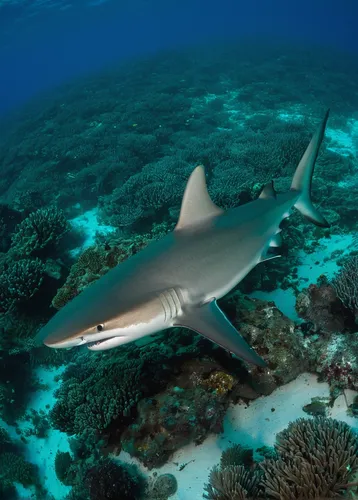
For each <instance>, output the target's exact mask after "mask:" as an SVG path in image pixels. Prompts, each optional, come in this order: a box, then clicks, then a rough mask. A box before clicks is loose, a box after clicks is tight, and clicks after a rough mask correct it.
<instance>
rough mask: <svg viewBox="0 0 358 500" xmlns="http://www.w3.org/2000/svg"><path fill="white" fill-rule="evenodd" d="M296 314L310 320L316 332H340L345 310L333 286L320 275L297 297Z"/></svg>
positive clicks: (343, 325) (343, 322) (343, 326)
mask: <svg viewBox="0 0 358 500" xmlns="http://www.w3.org/2000/svg"><path fill="white" fill-rule="evenodd" d="M296 311H297V314H298V315H299V316H300V317H301V318H303V319H304V320H306V321H309V322H311V323H312V324H313V325H314V328H315V330H316V331H318V332H320V331H321V332H323V333H334V332H342V331H343V330H344V328H345V319H346V318H345V316H346V315H345V312H344V308H343V306H342V303H341V301H340V300H339V299H338V297H337V294H336V291H335V289H334V287H333V286H332V285H331V284H330V283H328V281H327V280H326V279H325V278H324V277H323V276H321V278H320V280H319V283H318V284H317V285H310V286H309V287H308V288H306V289H304V290H303V291H302V292H301V293H300V294H299V295H298V297H297V302H296Z"/></svg>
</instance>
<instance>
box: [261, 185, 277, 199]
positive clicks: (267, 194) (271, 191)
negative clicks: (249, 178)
mask: <svg viewBox="0 0 358 500" xmlns="http://www.w3.org/2000/svg"><path fill="white" fill-rule="evenodd" d="M259 198H261V199H265V200H267V199H269V198H276V191H275V188H274V187H273V181H271V182H269V183H268V184H266V185H265V186H264V188H263V190H262V191H261V194H260V196H259Z"/></svg>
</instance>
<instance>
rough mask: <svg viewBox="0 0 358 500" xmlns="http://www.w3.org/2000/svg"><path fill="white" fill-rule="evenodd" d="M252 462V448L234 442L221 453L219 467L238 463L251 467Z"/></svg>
mask: <svg viewBox="0 0 358 500" xmlns="http://www.w3.org/2000/svg"><path fill="white" fill-rule="evenodd" d="M253 463H254V459H253V450H252V449H251V448H246V447H244V446H241V445H240V444H234V445H233V446H230V447H229V448H227V449H226V450H224V451H223V452H222V454H221V459H220V466H221V468H225V467H229V466H238V465H243V466H244V467H251V466H252V465H253Z"/></svg>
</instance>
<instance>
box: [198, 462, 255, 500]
mask: <svg viewBox="0 0 358 500" xmlns="http://www.w3.org/2000/svg"><path fill="white" fill-rule="evenodd" d="M259 494H260V474H259V472H258V471H257V470H256V469H254V470H247V469H245V467H244V466H242V465H232V466H228V467H224V468H220V467H214V468H213V470H212V471H211V472H210V476H209V483H208V484H206V485H205V492H204V495H203V497H204V498H206V499H207V500H255V499H258V498H259Z"/></svg>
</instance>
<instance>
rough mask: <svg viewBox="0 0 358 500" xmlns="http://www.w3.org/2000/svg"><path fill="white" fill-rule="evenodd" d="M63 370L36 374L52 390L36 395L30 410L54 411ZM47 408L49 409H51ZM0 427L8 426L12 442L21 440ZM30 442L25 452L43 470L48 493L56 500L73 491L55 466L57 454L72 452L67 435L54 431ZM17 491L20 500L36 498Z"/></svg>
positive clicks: (23, 425) (40, 370) (26, 426)
mask: <svg viewBox="0 0 358 500" xmlns="http://www.w3.org/2000/svg"><path fill="white" fill-rule="evenodd" d="M63 369H64V367H63V368H57V369H53V370H49V369H45V368H38V369H37V370H36V375H37V376H38V377H39V379H40V381H41V383H42V384H46V385H47V386H48V390H45V391H37V392H35V393H33V395H32V397H31V399H30V402H29V404H28V407H27V408H28V410H31V409H34V410H36V411H40V410H43V411H45V412H46V413H47V412H48V410H49V408H51V407H52V406H53V404H54V403H55V401H56V400H55V398H54V396H53V393H54V391H55V390H56V389H57V388H58V387H59V384H60V383H61V382H56V381H55V380H54V378H55V377H56V376H57V375H59V374H60V373H61V372H62V371H63ZM47 405H49V406H48V407H47ZM0 425H2V426H4V427H5V428H6V429H7V430H8V432H9V434H10V436H11V438H12V439H14V440H19V436H18V435H17V434H16V431H15V428H14V427H12V426H8V425H6V424H4V423H3V422H1V421H0ZM18 426H19V428H20V429H21V431H25V430H26V429H29V428H32V425H31V423H30V422H28V421H26V420H20V421H18ZM26 439H27V444H26V446H25V449H24V456H25V458H26V460H28V461H29V462H31V463H33V464H35V465H37V466H38V467H39V471H40V478H41V482H42V484H43V485H44V486H45V488H47V490H48V492H49V493H50V494H51V495H53V497H54V498H55V499H56V500H59V499H61V498H63V497H64V496H66V495H67V494H68V492H69V491H71V488H70V487H68V486H64V485H63V484H62V483H61V482H60V481H59V480H58V479H57V476H56V473H55V469H54V465H55V456H56V452H57V450H59V451H69V450H70V449H69V444H68V439H67V435H66V434H64V433H63V432H60V431H57V430H54V429H50V430H49V432H48V437H46V438H37V437H36V436H29V437H27V438H26ZM17 491H18V495H19V497H20V499H23V500H28V499H29V498H30V495H31V494H33V491H32V489H29V490H28V489H25V488H23V487H22V486H21V485H19V486H18V487H17Z"/></svg>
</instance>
